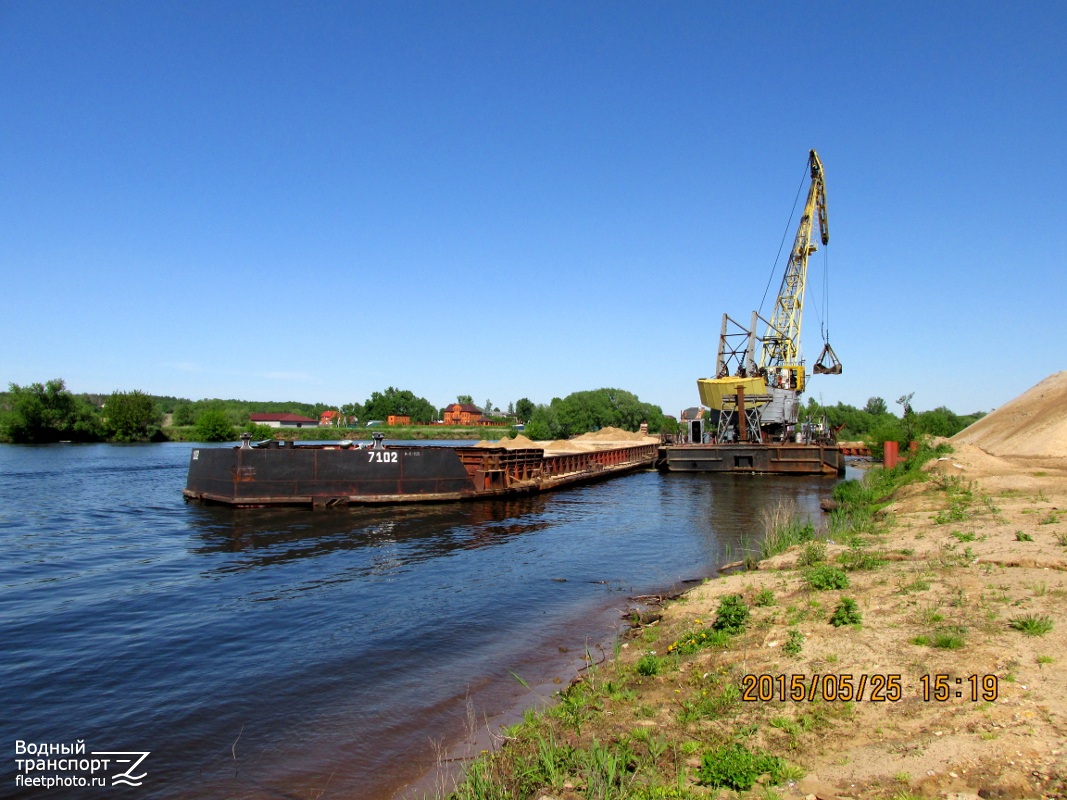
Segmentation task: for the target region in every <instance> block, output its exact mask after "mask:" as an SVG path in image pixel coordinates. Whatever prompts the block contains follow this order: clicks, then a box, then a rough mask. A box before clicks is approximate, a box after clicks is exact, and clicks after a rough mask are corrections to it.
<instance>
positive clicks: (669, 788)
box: [438, 445, 1067, 800]
mask: <svg viewBox="0 0 1067 800" xmlns="http://www.w3.org/2000/svg"><path fill="white" fill-rule="evenodd" d="M962 457H963V456H962V455H960V454H953V453H951V452H950V449H949V448H948V447H947V446H946V445H942V446H940V447H939V448H933V449H932V448H930V447H924V448H922V449H921V450H920V452H919V453H918V454H917V455H916V456H914V457H913V458H912V459H910V460H909V461H908V462H906V463H905V464H902V465H900V466H898V467H895V468H894V469H891V470H883V469H874V470H871V471H870V472H868V473H867V475H866V476H865V477H864V479H863V480H862V481H861V482H857V481H847V482H844V483H841V484H838V485H837V486H836V487H835V489H834V499H835V501H836V503H837V506H838V507H837V508H836V510H834V511H833V512H831V513H830V514H829V515H828V516H827V517H826V518H825V519H824V520H822V523H823V524H821V525H820V527H819V528H818V529H816V527H814V526H813V525H811V524H808V523H807V522H806V521H805V520H802V519H798V517H797V516H796V515H795V514H793V513H791V512H790V510H789V509H785V508H783V509H773V510H771V512H770V513H768V514H767V521H766V528H767V530H766V532H765V535H764V536H763V538H762V540H761V542H760V543H759V544H758V545H756V546H754V547H753V548H751V552H750V553H748V554H747V557H746V559H745V560H744V561H743V562H739V564H738V565H736V566H738V567H739V568H740V570H739V571H736V572H732V573H731V574H728V575H726V576H724V577H720V578H717V579H714V580H709V581H707V582H705V583H704V584H703V585H702V586H700V587H698V588H696V589H694V590H692V591H690V592H688V593H686V594H684V595H681V596H679V597H677V598H675V599H672V600H668V601H666V602H664V604H663V606H662V607H661V608H659V609H657V610H656V611H655V612H645V613H643V614H639V613H637V612H635V613H634V619H633V624H634V627H633V629H632V631H631V632H630V634H629V635H628V636H626V637H624V638H623V639H621V640H620V641H618V642H617V643H616V645H615V647H614V652H613V654H612V655H611V656H610V657H608V658H607V659H605V660H603V661H601V662H600V663H595V664H594V663H591V661H592V660H591V659H590V663H589V665H588V667H587V668H586V669H584V670H583V672H582V674H581V675H580V677H579V678H578V679H576V680H575V681H574V682H573V683H572V684H571V685H570V686H569V687H568V688H567V689H566V690H564V691H562V692H560V693H559V694H558V696H557V697H556V698H555V700H554V703H553V704H552V705H550V706H548V707H544V708H540V709H531V710H530V711H528V712H527V713H526V715H525V717H524V720H523V721H522V722H521V723H520V724H518V725H516V726H514V727H511V728H509V729H506V730H504V731H503V732H502V733H500V734H498V740H499V741H500V742H501V743H502V744H501V746H500V747H499V748H497V749H496V750H495V751H493V752H485V753H483V754H482V756H480V757H479V758H477V759H475V760H474V761H472V762H471V763H470V764H469V765H468V767H467V769H466V773H465V777H464V778H463V779H462V781H461V782H460V783H458V784H457V785H456V786H455V787H454V788H453V789H452V790H450V792H449V793H438V797H448V798H451V800H490V799H495V798H499V799H500V800H504V799H505V798H506V799H509V800H511V799H514V800H519V799H523V800H525V799H526V798H529V799H530V800H576V799H577V798H601V799H603V800H607V798H621V799H623V800H687V799H688V798H708V797H720V798H734V797H744V798H748V797H752V798H780V799H781V800H800V799H801V798H812V797H815V798H823V799H824V800H829V799H830V798H894V799H895V800H909V798H934V797H954V798H968V799H969V798H977V797H979V796H980V797H1002V798H1009V797H1019V798H1022V797H1026V798H1030V797H1047V798H1052V797H1061V798H1062V797H1065V796H1067V752H1065V750H1067V745H1065V744H1064V742H1065V741H1067V701H1065V700H1064V698H1063V697H1062V695H1064V694H1065V693H1064V692H1063V687H1064V686H1067V636H1065V631H1064V628H1065V627H1067V624H1065V623H1063V622H1062V619H1063V617H1062V613H1057V610H1059V611H1060V612H1062V608H1063V605H1064V600H1065V598H1067V524H1065V522H1067V515H1063V517H1062V518H1061V512H1060V510H1059V509H1062V508H1063V507H1064V505H1063V504H1064V502H1065V500H1067V497H1064V493H1065V489H1064V484H1065V482H1064V481H1063V476H1062V475H1059V474H1056V473H1050V472H1048V471H1041V470H1034V471H1031V472H1026V473H1024V477H1025V478H1026V480H1024V481H1022V482H1021V483H1020V482H1018V481H1017V482H1016V483H1014V484H1013V483H1011V482H1010V481H1009V482H1008V483H1005V482H1003V481H1000V480H996V481H994V480H992V479H990V483H991V485H993V486H995V487H996V489H995V491H987V490H986V489H984V488H983V484H982V483H981V482H980V480H978V479H972V478H970V477H969V475H970V474H972V473H973V472H975V471H977V472H981V469H980V468H979V467H978V466H975V465H974V464H972V463H970V462H967V461H966V460H964V461H961V459H962ZM1057 493H1058V494H1057ZM1057 504H1058V505H1057ZM1024 548H1028V549H1025V550H1024Z"/></svg>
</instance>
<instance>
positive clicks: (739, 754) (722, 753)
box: [697, 742, 787, 792]
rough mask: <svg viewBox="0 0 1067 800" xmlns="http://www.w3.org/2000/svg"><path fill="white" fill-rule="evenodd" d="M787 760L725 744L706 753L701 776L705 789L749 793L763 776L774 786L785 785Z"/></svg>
mask: <svg viewBox="0 0 1067 800" xmlns="http://www.w3.org/2000/svg"><path fill="white" fill-rule="evenodd" d="M786 766H787V765H786V762H785V760H784V759H782V758H780V757H778V756H773V755H770V754H769V753H766V752H764V751H762V750H749V749H748V748H747V747H745V746H744V745H743V744H740V743H739V742H735V743H733V744H727V745H721V746H719V747H716V748H713V749H712V750H709V751H707V752H706V753H704V757H703V759H702V760H701V764H700V769H699V771H698V772H697V776H698V778H699V780H700V783H702V784H703V785H705V786H710V787H712V788H713V789H733V790H734V791H738V792H745V791H748V790H749V789H751V788H752V786H753V785H754V784H755V783H756V781H757V780H758V779H759V778H760V776H761V775H767V776H768V779H769V781H770V783H772V784H778V783H781V782H782V780H783V779H784V776H785V774H786Z"/></svg>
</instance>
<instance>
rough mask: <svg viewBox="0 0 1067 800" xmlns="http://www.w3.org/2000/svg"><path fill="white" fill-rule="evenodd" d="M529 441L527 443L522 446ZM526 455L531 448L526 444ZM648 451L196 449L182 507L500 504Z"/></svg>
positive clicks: (623, 467) (645, 447) (641, 460)
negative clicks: (491, 500) (501, 500)
mask: <svg viewBox="0 0 1067 800" xmlns="http://www.w3.org/2000/svg"><path fill="white" fill-rule="evenodd" d="M526 441H529V440H526ZM530 444H531V445H533V444H534V443H533V442H530ZM657 451H658V446H657V444H656V443H655V442H648V441H647V440H646V441H642V442H640V443H639V442H613V443H599V444H597V445H591V446H589V447H587V448H583V449H577V448H576V447H575V449H570V448H568V449H567V450H566V451H565V452H554V451H551V450H546V449H545V448H544V447H536V446H516V445H515V444H511V445H510V446H492V445H487V444H484V443H483V444H480V445H474V446H470V447H439V446H432V445H384V444H382V443H381V442H380V441H379V442H376V443H375V444H374V445H373V446H366V447H359V446H356V445H353V444H349V443H341V444H324V445H299V444H296V443H295V442H267V443H264V444H263V445H258V446H257V445H252V444H251V443H250V442H245V443H243V444H242V445H240V446H237V447H211V448H208V447H202V448H196V449H194V450H193V451H192V452H191V453H190V456H189V476H188V479H187V482H186V486H185V489H184V490H183V491H182V494H183V495H184V496H185V498H186V499H187V500H195V501H202V502H206V503H219V504H223V505H228V506H234V507H263V506H282V505H296V506H311V507H314V508H330V507H343V506H347V505H350V504H370V503H413V502H415V503H418V502H423V503H428V502H443V501H452V500H468V499H476V498H490V497H503V496H510V495H518V494H528V493H536V492H543V491H548V490H551V489H557V488H560V487H563V486H570V485H574V484H579V483H585V482H589V481H596V480H603V479H605V478H609V477H612V476H615V475H621V474H624V473H626V472H632V471H634V470H638V469H644V468H647V467H651V466H652V465H653V464H654V462H655V460H656V456H657Z"/></svg>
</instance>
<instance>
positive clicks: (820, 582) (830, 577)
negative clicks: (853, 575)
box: [804, 564, 849, 591]
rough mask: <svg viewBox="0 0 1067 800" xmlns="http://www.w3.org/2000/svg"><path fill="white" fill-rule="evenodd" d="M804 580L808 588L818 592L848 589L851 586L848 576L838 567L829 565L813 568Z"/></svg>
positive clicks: (805, 575)
mask: <svg viewBox="0 0 1067 800" xmlns="http://www.w3.org/2000/svg"><path fill="white" fill-rule="evenodd" d="M804 580H805V582H807V584H808V586H810V587H811V588H812V589H816V590H818V591H827V590H830V589H847V588H848V586H849V580H848V575H846V574H845V571H844V570H842V569H840V568H838V567H831V566H830V565H829V564H820V565H818V566H814V567H811V568H810V569H808V570H807V571H806V572H805V573H804Z"/></svg>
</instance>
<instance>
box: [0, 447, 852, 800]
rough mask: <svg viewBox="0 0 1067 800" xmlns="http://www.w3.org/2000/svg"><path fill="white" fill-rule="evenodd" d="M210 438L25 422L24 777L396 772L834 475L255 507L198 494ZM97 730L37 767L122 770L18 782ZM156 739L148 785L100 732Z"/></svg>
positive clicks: (308, 787)
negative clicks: (42, 435)
mask: <svg viewBox="0 0 1067 800" xmlns="http://www.w3.org/2000/svg"><path fill="white" fill-rule="evenodd" d="M190 449H191V445H189V444H176V443H168V444H158V445H132V446H116V445H53V446H38V447H20V446H0V556H2V558H0V646H2V654H3V658H2V663H0V709H2V717H0V728H2V731H3V734H4V735H3V736H2V737H0V742H6V747H7V748H8V756H7V757H6V758H4V759H2V763H3V765H4V770H3V778H2V780H3V784H2V785H0V797H42V796H45V795H48V796H60V797H115V796H117V795H121V796H129V797H137V798H173V797H188V798H222V797H247V798H308V797H319V796H322V797H358V798H364V799H366V800H376V799H377V798H389V797H391V796H393V795H394V793H395V792H396V791H397V790H398V789H399V788H400V787H403V786H405V785H406V784H408V783H410V782H411V781H412V780H414V779H415V778H417V777H418V776H419V775H420V774H422V773H424V772H425V771H426V770H427V769H429V768H430V767H431V766H432V765H433V764H434V762H435V758H438V757H439V756H438V754H439V752H440V747H441V746H443V745H448V744H449V743H450V742H451V741H452V740H453V739H455V738H456V737H457V736H461V735H462V734H463V731H464V729H465V728H466V727H467V724H468V723H467V721H468V719H470V718H471V717H473V718H474V719H476V720H479V721H482V722H484V721H485V720H486V719H495V718H497V715H499V714H500V713H501V712H505V711H506V710H508V709H514V708H516V707H518V706H521V705H522V704H524V703H525V704H529V703H530V702H531V697H532V696H533V695H534V689H533V688H528V687H538V686H542V687H544V686H549V687H551V686H553V685H556V686H557V687H558V685H559V684H558V683H557V684H554V683H553V681H554V680H555V681H558V682H561V683H562V684H563V685H565V684H566V682H568V681H569V680H570V679H571V678H572V677H574V674H575V670H576V668H577V665H578V661H580V659H581V657H582V656H583V655H584V653H585V652H586V650H587V649H589V650H591V651H593V652H596V650H597V649H598V647H600V646H604V647H607V648H608V649H609V650H610V647H611V640H612V638H613V637H614V635H615V633H616V632H617V631H618V630H619V628H620V626H621V625H622V617H623V615H624V613H625V611H626V609H628V608H631V607H632V606H633V605H634V603H633V601H632V600H631V598H632V597H633V596H636V595H647V594H653V593H658V592H663V591H665V590H672V589H678V588H684V586H685V583H684V582H685V581H692V580H696V579H700V578H702V577H705V576H708V575H711V574H714V572H715V569H716V567H717V566H719V565H720V564H722V563H724V562H726V561H729V560H734V559H737V558H739V557H741V553H742V551H743V548H744V547H745V546H746V544H752V543H754V542H755V541H757V540H758V537H759V531H760V513H761V509H763V508H765V507H767V506H769V505H773V504H775V503H778V502H779V501H789V502H794V503H796V504H797V506H798V507H799V508H801V509H802V510H804V511H806V512H808V513H811V514H813V515H815V514H817V513H818V508H817V504H818V500H819V498H820V497H821V496H825V495H826V494H827V493H828V492H829V490H830V487H831V486H832V484H833V481H832V480H827V479H820V478H810V479H807V478H775V477H768V476H764V477H758V478H757V477H751V476H728V475H727V476H710V475H684V474H669V475H661V474H658V473H656V472H651V471H649V472H640V473H635V474H632V475H628V476H624V477H620V478H615V479H612V480H610V481H606V482H603V483H598V484H592V485H588V486H583V487H578V488H573V489H565V490H561V491H558V492H554V493H550V494H545V495H541V496H536V497H529V498H523V499H516V500H507V501H500V500H498V501H479V502H470V503H455V504H441V505H428V506H410V507H397V508H355V509H346V510H334V511H320V512H312V511H305V510H295V509H283V510H232V509H225V508H211V507H201V506H197V505H188V504H186V503H185V502H184V501H183V499H182V496H181V489H182V487H183V486H184V483H185V473H186V469H187V465H188V458H189V451H190ZM520 678H521V681H520V680H519V679H520ZM78 741H81V742H82V743H83V744H84V749H85V752H86V754H87V755H86V756H82V757H81V758H91V757H95V758H97V759H98V760H100V759H103V758H110V759H111V762H110V764H109V766H108V768H102V767H101V768H99V769H97V770H96V771H92V770H91V769H83V767H84V766H85V764H74V765H73V768H70V767H72V764H71V763H62V764H60V765H58V766H61V767H67V768H68V769H55V768H54V767H56V766H57V765H47V764H43V765H42V764H36V765H35V768H34V770H33V772H31V773H29V774H30V775H31V776H58V777H61V778H66V779H70V780H77V779H79V778H98V779H100V781H102V782H103V781H104V780H105V778H106V782H107V784H108V786H107V788H92V787H90V788H85V789H76V788H70V787H69V786H68V788H65V789H63V791H58V790H56V789H53V790H52V791H51V792H48V791H46V790H44V789H41V788H31V787H26V786H25V785H24V783H25V781H23V785H20V784H19V783H17V777H16V773H17V772H19V769H18V768H19V766H20V765H19V764H18V763H17V759H31V758H32V759H34V760H36V759H37V758H40V756H36V755H33V750H34V749H36V745H37V744H40V745H43V746H47V745H52V744H54V745H57V750H59V752H61V748H62V745H64V744H76V743H77V742H78ZM18 742H23V743H25V744H24V745H23V747H24V749H28V750H29V754H25V753H18V752H16V746H17V743H18ZM131 752H136V753H143V752H148V753H149V755H148V756H147V757H145V758H144V759H143V760H142V761H141V762H140V763H139V765H137V766H136V769H131V770H130V775H131V776H132V777H138V776H141V775H143V776H144V777H143V778H141V779H140V780H139V781H138V782H139V783H140V784H141V785H140V787H139V788H136V789H131V788H129V787H127V786H114V787H113V786H112V785H111V784H112V781H113V779H114V777H115V774H116V773H121V772H122V771H124V770H126V769H127V768H128V767H130V765H131V764H133V759H136V758H138V757H139V756H134V757H131V756H121V755H120V756H100V755H97V756H90V755H88V754H92V753H96V754H101V753H131ZM49 758H52V759H63V758H66V757H65V756H62V755H52V756H49ZM123 759H125V760H123ZM120 760H123V762H122V763H123V764H124V766H122V767H121V768H118V769H116V766H117V765H118V764H119V761H120ZM23 766H24V765H23ZM49 766H51V767H53V768H52V769H49V768H48V767H49ZM37 767H44V769H37ZM23 774H24V775H25V774H26V773H25V772H24V771H23ZM61 785H62V784H61Z"/></svg>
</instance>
